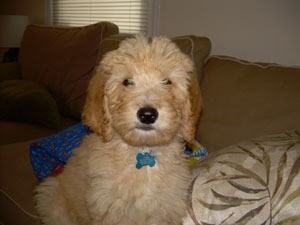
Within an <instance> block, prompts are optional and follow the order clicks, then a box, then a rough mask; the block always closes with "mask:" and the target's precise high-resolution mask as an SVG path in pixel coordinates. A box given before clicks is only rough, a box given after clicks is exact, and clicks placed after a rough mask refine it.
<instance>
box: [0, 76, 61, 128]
mask: <svg viewBox="0 0 300 225" xmlns="http://www.w3.org/2000/svg"><path fill="white" fill-rule="evenodd" d="M0 119H1V120H2V119H3V120H13V121H21V122H36V123H40V124H43V125H45V126H47V127H53V128H57V127H59V125H60V122H61V118H60V114H59V111H58V107H57V104H56V102H55V100H54V99H53V97H52V96H51V94H50V93H49V92H48V90H47V88H45V87H44V86H43V85H41V84H39V83H36V82H33V81H27V80H8V81H3V82H0Z"/></svg>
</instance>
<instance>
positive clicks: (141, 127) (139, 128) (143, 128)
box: [136, 125, 155, 131]
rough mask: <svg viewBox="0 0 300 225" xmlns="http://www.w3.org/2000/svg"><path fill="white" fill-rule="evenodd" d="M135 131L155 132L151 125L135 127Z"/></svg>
mask: <svg viewBox="0 0 300 225" xmlns="http://www.w3.org/2000/svg"><path fill="white" fill-rule="evenodd" d="M136 129H138V130H142V131H151V130H155V129H154V127H153V126H152V125H139V126H137V127H136Z"/></svg>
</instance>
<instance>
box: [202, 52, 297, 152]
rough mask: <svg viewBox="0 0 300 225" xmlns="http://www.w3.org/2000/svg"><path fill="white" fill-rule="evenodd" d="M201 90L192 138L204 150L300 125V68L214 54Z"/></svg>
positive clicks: (207, 64)
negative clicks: (201, 103)
mask: <svg viewBox="0 0 300 225" xmlns="http://www.w3.org/2000/svg"><path fill="white" fill-rule="evenodd" d="M201 90H202V96H203V101H204V108H203V114H202V117H201V120H200V123H199V129H198V132H197V140H198V141H199V142H200V143H201V144H203V145H204V147H206V149H207V150H208V151H213V150H216V149H220V148H223V147H226V146H230V145H232V144H235V143H237V142H238V141H241V140H245V139H249V138H252V137H256V136H260V135H266V134H270V133H275V132H279V131H283V130H289V129H295V128H298V127H300V120H299V115H300V100H299V99H300V68H296V67H295V68H293V67H284V66H280V65H276V64H262V63H250V62H247V61H242V60H239V59H235V58H230V57H225V56H223V57H221V56H214V57H211V58H210V59H209V60H208V61H207V62H206V64H205V67H204V77H203V79H202V81H201Z"/></svg>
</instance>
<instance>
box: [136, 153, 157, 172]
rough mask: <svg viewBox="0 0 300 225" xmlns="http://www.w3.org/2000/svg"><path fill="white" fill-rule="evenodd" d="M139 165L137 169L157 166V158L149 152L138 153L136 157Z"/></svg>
mask: <svg viewBox="0 0 300 225" xmlns="http://www.w3.org/2000/svg"><path fill="white" fill-rule="evenodd" d="M136 160H137V163H136V165H135V167H136V168H137V169H141V168H142V167H143V166H150V167H153V166H155V156H154V155H151V154H150V153H149V152H145V153H138V154H137V155H136Z"/></svg>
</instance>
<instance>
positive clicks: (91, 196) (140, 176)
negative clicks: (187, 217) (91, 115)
mask: <svg viewBox="0 0 300 225" xmlns="http://www.w3.org/2000/svg"><path fill="white" fill-rule="evenodd" d="M91 138H92V137H91ZM97 142H98V141H96V142H95V144H94V146H93V145H90V148H89V149H90V150H89V152H88V153H87V155H86V160H87V166H88V169H87V171H88V172H87V174H86V175H87V176H88V177H89V178H90V179H89V181H90V183H89V188H88V190H87V193H86V196H87V203H88V205H89V208H90V212H91V216H92V217H93V219H96V220H99V221H101V222H102V223H103V224H105V220H107V221H110V222H111V221H112V220H113V221H115V222H116V224H124V225H125V224H127V223H128V224H135V223H136V224H151V223H156V222H157V223H158V224H164V222H163V221H161V218H164V217H166V218H169V219H170V218H172V217H173V216H172V215H170V214H174V221H171V222H172V223H173V224H176V223H177V221H176V218H178V214H179V215H181V214H184V213H185V208H186V198H187V189H188V184H189V179H190V174H189V171H188V168H187V166H186V162H185V159H184V157H183V152H182V144H181V143H179V142H178V143H172V145H171V146H163V147H157V148H138V147H129V146H127V145H126V144H124V143H123V142H114V146H111V144H110V143H107V144H102V143H101V144H99V143H98V144H97ZM143 151H147V152H149V151H151V154H153V155H154V156H155V160H156V164H155V166H154V167H149V166H144V167H142V168H141V169H137V168H136V162H137V161H136V155H137V153H139V152H143ZM175 199H176V201H175ZM174 204H176V205H178V207H174ZM173 209H174V210H173ZM178 209H181V211H178ZM176 210H177V211H176ZM137 215H139V216H137ZM156 217H157V218H160V221H155V218H156ZM133 220H134V221H133ZM148 220H149V221H148ZM169 222H170V221H169ZM169 222H166V223H165V224H168V223H169Z"/></svg>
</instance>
